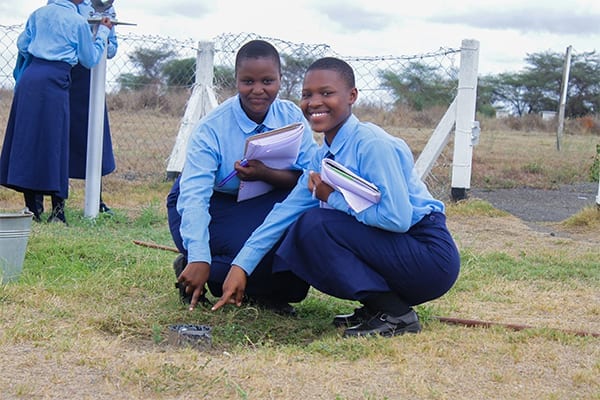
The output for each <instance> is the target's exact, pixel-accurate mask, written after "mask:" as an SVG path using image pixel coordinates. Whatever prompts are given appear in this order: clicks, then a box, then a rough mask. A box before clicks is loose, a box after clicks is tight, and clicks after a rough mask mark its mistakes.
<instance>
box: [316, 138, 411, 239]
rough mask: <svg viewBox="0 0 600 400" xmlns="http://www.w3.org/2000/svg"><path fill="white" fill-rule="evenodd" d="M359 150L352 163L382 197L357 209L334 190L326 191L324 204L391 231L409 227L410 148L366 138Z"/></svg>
mask: <svg viewBox="0 0 600 400" xmlns="http://www.w3.org/2000/svg"><path fill="white" fill-rule="evenodd" d="M359 154H360V155H359V157H358V158H357V161H358V165H357V166H354V167H355V169H356V170H357V173H358V174H359V175H360V176H362V177H363V178H365V179H367V180H368V181H370V182H373V183H374V184H375V185H376V186H377V187H378V189H379V191H380V192H381V201H380V202H379V203H377V204H374V205H372V206H371V207H369V208H367V209H365V210H363V211H361V212H358V213H357V212H355V211H353V210H352V209H351V208H350V207H349V206H348V203H347V202H346V200H345V199H344V197H343V196H342V194H341V193H340V192H337V191H336V192H333V193H331V195H329V198H328V200H327V204H328V205H329V206H331V207H333V208H335V209H337V210H340V211H343V212H346V213H348V214H350V215H352V216H354V217H355V218H356V219H357V220H358V221H360V222H362V223H364V224H365V225H370V226H374V227H377V228H381V229H385V230H388V231H393V232H406V231H408V229H410V227H411V225H412V215H413V205H412V204H411V200H410V197H409V189H408V184H409V183H408V182H407V176H408V177H410V176H411V173H412V170H413V168H414V163H413V162H412V153H410V149H408V146H404V147H403V146H398V145H396V144H392V143H388V142H386V141H382V140H366V141H364V142H362V143H361V144H360V152H359Z"/></svg>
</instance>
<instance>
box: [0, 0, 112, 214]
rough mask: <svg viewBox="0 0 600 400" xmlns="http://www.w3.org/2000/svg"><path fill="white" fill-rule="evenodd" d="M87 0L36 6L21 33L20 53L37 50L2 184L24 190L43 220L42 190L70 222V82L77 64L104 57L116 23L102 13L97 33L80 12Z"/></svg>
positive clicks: (1, 166)
mask: <svg viewBox="0 0 600 400" xmlns="http://www.w3.org/2000/svg"><path fill="white" fill-rule="evenodd" d="M81 2H82V0H56V1H55V2H54V3H53V4H48V5H46V6H44V7H41V8H39V9H37V10H36V11H34V12H33V13H32V14H31V16H30V17H29V18H28V20H27V23H26V25H25V31H24V32H23V33H21V35H19V38H18V40H17V47H18V50H19V53H21V54H29V55H31V62H30V64H29V65H28V66H27V67H26V68H25V69H24V71H23V72H22V74H21V75H20V77H19V83H18V85H17V86H16V89H15V94H14V98H13V103H12V106H11V111H10V115H9V119H8V124H7V128H6V135H5V137H4V144H3V146H2V154H1V156H0V184H2V185H4V186H6V187H9V188H12V189H14V190H17V191H19V192H22V193H23V196H24V199H25V205H26V206H27V207H28V208H29V209H30V210H31V211H32V212H33V214H34V218H35V219H36V220H38V221H39V220H40V210H39V208H38V206H39V205H38V204H36V198H38V197H39V195H50V196H51V197H52V213H51V214H50V217H49V219H48V220H49V221H59V222H63V223H66V218H65V214H64V206H65V199H66V198H67V197H68V195H69V155H68V153H69V119H70V113H69V87H70V84H71V68H72V66H73V65H76V64H77V63H78V62H81V63H82V64H83V65H85V66H87V67H88V68H91V67H93V66H94V65H95V64H97V63H98V61H99V60H100V57H101V56H102V53H103V52H104V48H105V46H106V43H107V40H108V34H109V33H110V30H111V28H112V23H111V22H110V19H109V18H104V19H102V21H101V23H100V26H99V29H98V32H97V34H96V37H95V38H94V37H93V36H92V33H91V31H90V27H89V24H88V22H87V20H86V19H84V18H83V17H82V16H81V15H79V14H78V12H77V5H79V4H81Z"/></svg>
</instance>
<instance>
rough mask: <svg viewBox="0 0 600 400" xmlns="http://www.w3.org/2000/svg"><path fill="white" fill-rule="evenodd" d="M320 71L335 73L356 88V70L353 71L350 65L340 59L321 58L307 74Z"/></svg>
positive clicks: (312, 65)
mask: <svg viewBox="0 0 600 400" xmlns="http://www.w3.org/2000/svg"><path fill="white" fill-rule="evenodd" d="M319 69H324V70H329V71H335V72H337V73H338V74H339V75H340V76H341V77H342V79H343V80H344V81H346V83H347V84H348V86H349V87H351V88H353V87H355V86H356V82H355V79H354V70H352V67H351V66H350V64H348V63H347V62H346V61H344V60H340V59H339V58H335V57H323V58H319V59H318V60H317V61H315V62H313V63H312V64H311V65H310V66H309V67H308V69H307V70H306V72H308V71H312V70H319Z"/></svg>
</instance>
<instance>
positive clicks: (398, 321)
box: [344, 310, 421, 337]
mask: <svg viewBox="0 0 600 400" xmlns="http://www.w3.org/2000/svg"><path fill="white" fill-rule="evenodd" d="M419 332H421V324H420V323H419V317H418V316H417V313H416V312H415V311H414V310H410V311H409V312H407V313H406V314H404V315H401V316H399V317H393V316H391V315H388V314H385V313H382V312H378V313H377V314H375V315H374V316H373V317H371V318H370V319H369V320H368V321H365V322H362V323H360V324H358V325H356V326H353V327H351V328H348V329H346V330H345V331H344V337H359V336H375V335H380V336H385V337H392V336H398V335H403V334H405V333H419Z"/></svg>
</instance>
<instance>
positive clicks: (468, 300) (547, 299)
mask: <svg viewBox="0 0 600 400" xmlns="http://www.w3.org/2000/svg"><path fill="white" fill-rule="evenodd" d="M474 202H476V203H479V204H476V205H475V206H473V205H472V204H468V203H469V202H466V203H461V204H457V205H450V207H449V210H448V214H449V226H450V229H451V230H452V232H453V234H454V236H455V238H456V241H457V243H458V245H459V247H460V248H461V252H462V254H463V255H465V256H466V258H465V260H466V261H465V263H464V265H463V274H472V273H475V272H474V271H476V269H477V268H476V267H477V264H478V263H479V261H478V260H479V259H483V258H485V257H488V256H490V255H493V254H506V255H507V256H508V257H513V258H514V260H515V262H518V260H519V259H520V258H522V257H525V256H533V255H538V256H540V257H542V256H544V255H547V254H553V255H554V256H555V257H559V258H563V257H564V258H565V259H569V260H570V261H573V260H585V259H588V258H589V257H590V255H594V254H595V255H597V249H598V246H599V245H600V238H599V237H598V235H597V232H596V231H588V232H587V235H585V238H584V236H582V235H584V233H583V232H579V234H578V235H579V236H577V237H576V238H568V237H567V238H565V237H556V236H551V235H547V234H541V233H539V232H535V231H531V230H530V229H529V228H528V227H527V226H526V225H525V224H523V223H522V222H521V221H520V220H518V219H517V218H515V217H513V216H510V215H507V214H505V213H503V212H498V211H494V210H493V209H492V208H491V207H489V205H488V206H486V204H485V203H482V202H479V201H474ZM560 226H561V225H560V224H557V227H560ZM566 233H567V234H568V233H569V231H566ZM591 265H595V268H598V264H597V262H596V264H591ZM468 281H469V282H478V280H476V279H468ZM7 291H8V292H7V293H5V296H7V297H8V298H12V297H11V289H10V287H9V288H8V289H7ZM599 293H600V291H599V284H598V281H597V280H595V281H585V280H578V279H569V280H567V281H564V282H561V281H557V280H545V279H533V280H531V279H523V280H507V279H504V278H502V277H501V276H498V278H497V279H482V280H481V283H480V284H478V285H477V286H473V287H458V288H457V289H456V290H453V291H452V292H451V293H449V294H448V295H447V296H445V297H443V298H441V299H439V300H436V301H434V302H432V304H431V307H433V310H435V313H437V314H439V315H443V316H452V317H459V318H468V319H480V320H484V321H494V322H501V323H515V324H527V325H530V326H534V327H536V329H532V330H525V331H520V332H515V331H512V330H510V329H502V328H489V329H484V328H468V327H463V326H454V325H446V324H442V323H440V322H436V321H434V320H430V321H429V322H428V323H427V324H426V325H425V327H424V331H423V332H422V333H421V334H419V335H410V336H403V337H398V338H395V339H391V340H390V339H372V340H344V339H341V338H340V337H339V336H338V334H339V333H334V334H327V335H324V336H323V337H322V338H321V339H319V340H317V341H315V342H312V343H304V344H301V343H298V345H297V346H293V345H292V346H290V345H286V346H283V345H278V344H277V343H272V344H271V345H264V344H263V345H260V346H254V345H252V343H248V345H247V346H242V347H238V346H236V347H232V348H223V347H222V346H220V347H217V348H215V349H213V350H211V351H206V352H198V351H197V350H194V349H185V348H173V347H170V346H169V345H167V344H165V343H160V344H157V343H155V342H153V341H152V340H150V339H148V340H142V339H140V338H139V337H135V336H131V335H128V334H127V333H126V331H124V332H123V333H122V334H120V335H114V334H110V333H107V332H102V331H101V330H98V329H94V328H93V327H92V326H88V325H87V324H86V323H85V321H86V319H87V318H90V316H86V315H81V316H80V317H79V318H78V319H80V320H81V324H80V325H79V326H78V329H77V331H76V332H73V328H74V327H73V326H71V325H67V324H62V323H61V318H60V314H61V313H63V314H66V315H70V316H72V314H73V313H76V312H77V309H78V307H77V305H76V304H70V303H69V302H68V301H67V302H65V300H64V299H61V298H60V297H55V296H53V295H52V294H51V293H48V292H37V291H36V289H35V288H32V289H31V297H29V298H26V299H23V300H22V302H23V303H22V304H18V303H14V302H8V303H6V302H4V303H3V309H2V313H1V314H0V315H1V316H2V319H3V320H7V321H12V320H16V321H20V322H19V323H20V324H22V325H23V326H21V327H19V329H15V327H11V329H10V332H15V331H17V332H21V335H24V336H21V337H18V338H13V339H11V338H10V337H6V336H4V338H3V339H1V340H0V354H2V358H1V361H0V366H1V367H2V370H3V374H1V375H0V386H2V387H3V388H4V390H3V393H4V394H3V397H2V398H6V399H19V398H26V397H27V398H44V399H59V398H65V397H71V396H77V397H79V398H89V399H131V398H147V399H183V398H222V399H297V398H306V399H402V398H418V399H473V398H476V399H484V398H486V399H487V398H504V399H567V398H568V399H597V398H599V396H600V383H599V381H598V380H597V376H598V373H599V372H600V342H599V340H600V339H599V338H593V337H577V336H573V335H569V334H563V333H561V332H560V329H576V330H583V331H588V332H600V297H599ZM140 294H141V295H142V296H144V297H145V298H146V301H149V302H152V301H155V300H153V298H155V297H157V296H161V297H164V294H163V293H140ZM171 295H173V293H171ZM101 296H102V294H99V297H98V299H100V298H101ZM105 296H110V295H107V294H105ZM313 296H317V297H319V296H322V295H319V294H313ZM172 297H174V296H172ZM98 307H102V305H101V304H98V305H97V306H96V307H93V308H92V309H94V308H98ZM144 309H145V307H144V306H143V305H142V303H140V306H139V312H144ZM98 312H99V314H100V315H102V314H103V313H110V310H102V311H100V310H99V309H98ZM132 312H135V310H132ZM180 312H181V313H185V311H184V310H183V309H181V311H180ZM241 312H254V311H252V310H246V311H244V310H241ZM305 312H306V311H305ZM17 314H18V315H17ZM92 318H93V316H92ZM123 318H127V317H125V316H123ZM257 318H260V315H257ZM197 323H203V321H197ZM0 337H2V335H0Z"/></svg>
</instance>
